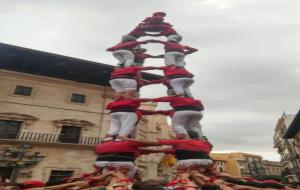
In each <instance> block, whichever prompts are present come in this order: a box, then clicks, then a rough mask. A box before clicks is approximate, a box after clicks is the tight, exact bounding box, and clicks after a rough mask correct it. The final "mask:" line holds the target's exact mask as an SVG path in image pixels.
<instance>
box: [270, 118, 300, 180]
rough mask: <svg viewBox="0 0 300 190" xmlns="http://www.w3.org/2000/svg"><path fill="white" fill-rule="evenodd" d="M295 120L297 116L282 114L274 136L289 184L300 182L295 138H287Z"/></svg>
mask: <svg viewBox="0 0 300 190" xmlns="http://www.w3.org/2000/svg"><path fill="white" fill-rule="evenodd" d="M294 119H295V114H282V116H281V117H280V118H279V119H278V121H277V124H276V127H275V130H274V136H273V142H274V148H276V149H277V151H278V153H279V154H280V156H281V160H282V162H283V165H284V171H283V176H284V177H286V178H287V179H288V181H289V182H300V158H299V153H298V152H297V149H298V148H297V146H296V143H295V142H297V141H295V140H294V139H293V138H285V135H286V134H287V131H288V129H289V127H290V125H291V123H292V121H293V120H294Z"/></svg>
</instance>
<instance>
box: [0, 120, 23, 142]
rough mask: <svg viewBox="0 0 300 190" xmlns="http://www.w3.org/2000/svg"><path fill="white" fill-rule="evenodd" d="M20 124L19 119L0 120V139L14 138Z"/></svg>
mask: <svg viewBox="0 0 300 190" xmlns="http://www.w3.org/2000/svg"><path fill="white" fill-rule="evenodd" d="M20 126H21V122H20V121H7V120H0V139H15V138H17V135H18V133H19V130H20Z"/></svg>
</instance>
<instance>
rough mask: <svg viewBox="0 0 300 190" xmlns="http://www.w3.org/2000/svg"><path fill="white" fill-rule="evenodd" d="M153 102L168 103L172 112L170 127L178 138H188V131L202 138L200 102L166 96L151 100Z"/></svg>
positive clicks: (201, 109)
mask: <svg viewBox="0 0 300 190" xmlns="http://www.w3.org/2000/svg"><path fill="white" fill-rule="evenodd" d="M151 100H152V101H154V102H169V103H170V106H171V107H172V108H173V110H174V114H173V115H172V126H173V129H174V131H175V133H176V135H177V137H178V138H183V139H185V138H188V137H189V136H188V131H194V132H197V133H198V136H199V137H200V138H202V137H203V136H204V135H203V132H202V127H201V125H200V123H199V122H200V120H201V119H202V116H203V115H202V111H203V110H204V107H203V105H202V103H201V101H200V100H195V99H193V98H189V97H176V96H167V97H161V98H153V99H151Z"/></svg>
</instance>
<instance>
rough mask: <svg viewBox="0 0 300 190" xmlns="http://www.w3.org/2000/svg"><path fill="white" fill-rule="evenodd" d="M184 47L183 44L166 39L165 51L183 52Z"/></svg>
mask: <svg viewBox="0 0 300 190" xmlns="http://www.w3.org/2000/svg"><path fill="white" fill-rule="evenodd" d="M185 47H186V46H183V45H181V44H179V43H177V42H172V41H168V42H166V43H165V51H166V52H171V51H176V52H181V53H184V50H185Z"/></svg>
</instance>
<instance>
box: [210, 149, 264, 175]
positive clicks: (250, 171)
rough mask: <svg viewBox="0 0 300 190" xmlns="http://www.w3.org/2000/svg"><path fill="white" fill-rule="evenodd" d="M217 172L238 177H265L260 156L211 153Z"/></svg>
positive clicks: (238, 153) (240, 153) (237, 153)
mask: <svg viewBox="0 0 300 190" xmlns="http://www.w3.org/2000/svg"><path fill="white" fill-rule="evenodd" d="M211 156H212V158H213V159H214V160H216V164H217V167H218V170H219V171H220V172H222V171H223V172H225V173H228V174H230V175H232V176H238V177H260V176H265V175H266V171H265V167H264V163H263V158H262V156H260V155H254V154H248V153H242V152H236V153H212V154H211Z"/></svg>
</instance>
